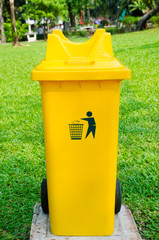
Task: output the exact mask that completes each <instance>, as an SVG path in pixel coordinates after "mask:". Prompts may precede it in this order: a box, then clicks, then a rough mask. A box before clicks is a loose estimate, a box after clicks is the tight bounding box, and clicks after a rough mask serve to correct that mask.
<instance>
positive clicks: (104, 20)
mask: <svg viewBox="0 0 159 240" xmlns="http://www.w3.org/2000/svg"><path fill="white" fill-rule="evenodd" d="M108 24H109V22H108V20H107V19H103V20H102V21H101V22H100V25H102V26H103V27H104V26H108Z"/></svg>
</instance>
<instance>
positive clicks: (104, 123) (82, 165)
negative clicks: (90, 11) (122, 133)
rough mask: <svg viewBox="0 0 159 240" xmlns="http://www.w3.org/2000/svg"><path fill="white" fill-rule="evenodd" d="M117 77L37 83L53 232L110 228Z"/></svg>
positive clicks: (105, 230) (110, 230)
mask: <svg viewBox="0 0 159 240" xmlns="http://www.w3.org/2000/svg"><path fill="white" fill-rule="evenodd" d="M120 82H121V81H119V80H111V81H108V80H107V81H81V82H80V81H75V82H71V81H70V82H69V81H68V82H56V81H54V82H50V81H46V82H40V84H41V92H42V107H43V122H44V135H45V151H46V167H47V183H48V199H49V214H50V223H51V230H52V233H54V234H56V235H85V236H87V235H92V236H93V235H94V236H95V235H96V236H99V235H101V236H102V235H110V234H112V233H113V229H114V208H115V185H116V166H117V140H118V115H119V95H120Z"/></svg>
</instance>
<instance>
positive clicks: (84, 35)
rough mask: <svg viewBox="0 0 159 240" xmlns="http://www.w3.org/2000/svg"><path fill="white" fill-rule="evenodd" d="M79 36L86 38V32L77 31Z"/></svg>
mask: <svg viewBox="0 0 159 240" xmlns="http://www.w3.org/2000/svg"><path fill="white" fill-rule="evenodd" d="M79 35H80V36H81V37H86V36H87V31H85V30H81V31H79Z"/></svg>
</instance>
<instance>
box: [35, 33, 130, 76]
mask: <svg viewBox="0 0 159 240" xmlns="http://www.w3.org/2000/svg"><path fill="white" fill-rule="evenodd" d="M31 78H32V80H38V81H69V80H70V81H72V80H113V79H114V80H115V79H116V80H122V79H130V70H129V69H128V68H126V67H124V66H123V65H122V64H121V63H120V62H119V61H118V60H117V59H116V58H114V56H113V50H112V43H111V35H110V33H107V32H105V29H99V30H96V32H95V34H94V35H93V36H92V37H91V38H90V39H89V40H88V41H86V42H83V43H73V42H71V41H69V40H68V39H67V38H66V37H65V36H64V35H63V33H62V32H61V31H60V30H54V31H53V33H52V34H49V35H48V41H47V52H46V58H45V59H44V60H42V61H41V63H40V64H39V65H38V66H37V67H35V68H34V69H33V70H32V72H31Z"/></svg>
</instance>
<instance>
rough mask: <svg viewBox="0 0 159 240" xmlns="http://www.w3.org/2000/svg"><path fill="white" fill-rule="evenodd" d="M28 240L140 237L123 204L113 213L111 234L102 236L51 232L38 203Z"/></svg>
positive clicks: (138, 239) (133, 239)
mask: <svg viewBox="0 0 159 240" xmlns="http://www.w3.org/2000/svg"><path fill="white" fill-rule="evenodd" d="M30 240H141V237H140V235H139V233H138V230H137V228H136V224H135V221H134V219H133V216H132V214H131V212H130V210H129V209H128V208H127V207H125V206H123V205H122V207H121V210H120V213H118V214H117V215H115V229H114V234H113V235H111V236H103V237H66V236H55V235H53V234H51V232H50V221H49V215H47V214H44V213H43V211H42V209H41V207H40V204H37V205H35V207H34V213H33V221H32V225H31V233H30Z"/></svg>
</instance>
